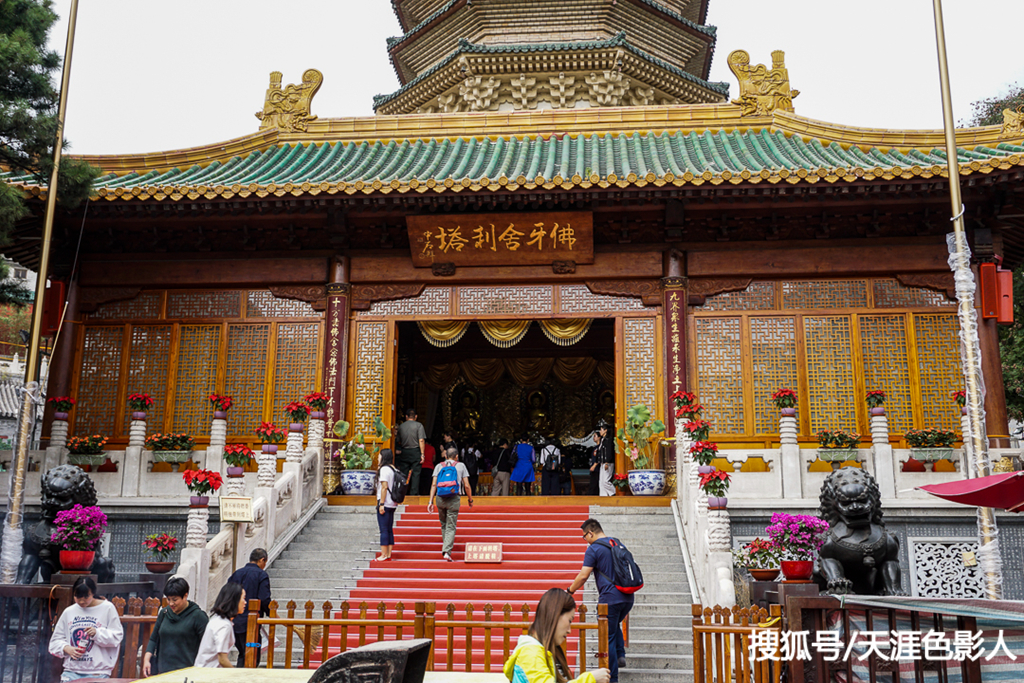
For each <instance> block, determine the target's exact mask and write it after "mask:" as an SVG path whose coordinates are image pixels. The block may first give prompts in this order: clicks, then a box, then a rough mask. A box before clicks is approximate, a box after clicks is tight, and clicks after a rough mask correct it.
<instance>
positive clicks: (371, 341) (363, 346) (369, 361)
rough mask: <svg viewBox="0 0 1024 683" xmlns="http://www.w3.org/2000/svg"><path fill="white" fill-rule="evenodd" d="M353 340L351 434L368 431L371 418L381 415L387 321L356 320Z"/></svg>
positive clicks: (370, 428)
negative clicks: (353, 397)
mask: <svg viewBox="0 0 1024 683" xmlns="http://www.w3.org/2000/svg"><path fill="white" fill-rule="evenodd" d="M355 339H356V344H355V354H356V364H355V377H354V378H353V379H354V381H355V401H354V404H355V416H354V419H353V421H352V430H353V431H352V433H354V434H356V433H360V432H362V433H363V434H372V433H373V421H374V419H375V418H377V417H379V416H382V415H383V414H384V366H385V355H386V352H387V340H388V324H387V323H386V322H369V321H359V322H357V323H356V333H355Z"/></svg>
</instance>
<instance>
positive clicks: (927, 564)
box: [908, 538, 985, 598]
mask: <svg viewBox="0 0 1024 683" xmlns="http://www.w3.org/2000/svg"><path fill="white" fill-rule="evenodd" d="M908 541H909V545H910V566H911V573H910V574H911V575H910V591H911V595H915V596H920V597H923V598H924V597H927V598H984V597H985V581H984V578H983V577H982V574H981V570H980V568H979V567H978V566H974V567H965V566H964V558H963V554H964V553H965V552H970V553H977V552H978V542H977V541H975V540H970V539H964V538H957V539H942V538H939V539H932V538H910V539H908Z"/></svg>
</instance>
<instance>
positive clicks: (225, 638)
mask: <svg viewBox="0 0 1024 683" xmlns="http://www.w3.org/2000/svg"><path fill="white" fill-rule="evenodd" d="M244 610H245V589H244V588H242V584H240V583H226V584H224V587H223V588H221V589H220V593H218V594H217V599H216V600H215V601H214V603H213V609H211V610H210V621H209V623H207V624H206V631H205V632H204V633H203V640H202V642H201V643H199V654H197V655H196V661H195V666H205V667H207V668H209V669H233V668H235V665H234V664H232V663H231V658H230V657H228V652H229V651H230V650H231V648H232V647H234V646H235V625H234V622H233V621H232V620H233V619H234V618H235V615H236V614H238V613H239V612H242V611H244ZM242 647H245V644H244V643H243V644H242Z"/></svg>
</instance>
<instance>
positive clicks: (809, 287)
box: [782, 280, 868, 310]
mask: <svg viewBox="0 0 1024 683" xmlns="http://www.w3.org/2000/svg"><path fill="white" fill-rule="evenodd" d="M867 305H868V282H867V280H804V281H796V282H783V283H782V307H783V308H785V309H796V310H816V309H833V308H867Z"/></svg>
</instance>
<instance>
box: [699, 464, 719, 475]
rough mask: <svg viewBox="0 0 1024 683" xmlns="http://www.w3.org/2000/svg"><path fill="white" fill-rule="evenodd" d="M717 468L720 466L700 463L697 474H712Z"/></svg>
mask: <svg viewBox="0 0 1024 683" xmlns="http://www.w3.org/2000/svg"><path fill="white" fill-rule="evenodd" d="M716 469H718V468H716V467H715V466H714V465H698V466H697V474H711V473H712V472H714V471H715V470H716Z"/></svg>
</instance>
